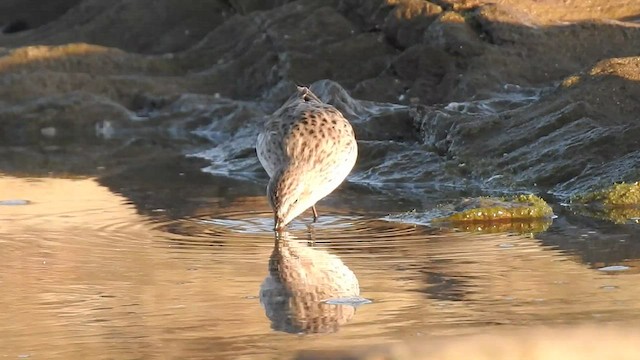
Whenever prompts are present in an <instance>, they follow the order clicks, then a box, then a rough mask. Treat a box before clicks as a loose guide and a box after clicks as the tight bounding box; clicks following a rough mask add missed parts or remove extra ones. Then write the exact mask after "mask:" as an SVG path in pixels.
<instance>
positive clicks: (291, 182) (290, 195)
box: [267, 169, 315, 231]
mask: <svg viewBox="0 0 640 360" xmlns="http://www.w3.org/2000/svg"><path fill="white" fill-rule="evenodd" d="M310 190H311V189H310V188H309V186H308V183H307V181H305V173H304V172H299V171H296V170H295V169H285V170H281V171H278V172H277V173H276V174H274V176H273V177H272V178H271V180H270V181H269V185H268V186H267V198H268V199H269V204H270V205H271V208H272V209H273V213H274V219H275V227H274V230H277V231H280V230H282V229H284V228H285V226H287V224H289V223H290V222H291V220H293V219H295V218H296V217H297V216H298V215H300V214H302V213H303V212H304V211H305V210H307V209H308V208H310V207H311V206H313V205H315V201H314V200H313V199H312V197H311V191H310Z"/></svg>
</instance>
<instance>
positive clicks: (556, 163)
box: [421, 58, 640, 194]
mask: <svg viewBox="0 0 640 360" xmlns="http://www.w3.org/2000/svg"><path fill="white" fill-rule="evenodd" d="M639 61H640V58H625V59H618V60H615V61H614V60H608V61H605V62H603V63H600V64H598V65H596V66H595V67H594V68H593V69H592V70H590V71H587V72H586V73H585V74H583V75H579V76H578V78H579V80H578V81H574V82H572V84H573V85H571V86H568V87H567V86H560V87H558V88H556V89H555V90H553V91H552V92H551V93H548V94H542V95H541V96H542V97H541V99H540V100H539V101H536V102H534V103H532V104H531V105H528V106H523V107H520V108H516V109H513V110H505V111H498V112H495V111H483V112H480V113H473V112H472V111H468V108H467V109H465V110H464V111H463V112H462V113H459V112H458V111H452V109H451V108H449V109H447V108H444V109H439V110H437V111H432V112H428V113H427V114H426V115H425V116H424V118H423V121H422V122H421V126H422V129H423V131H424V132H423V135H424V137H423V138H424V141H425V142H426V143H428V144H431V145H433V146H435V147H436V148H437V149H438V150H439V151H440V152H441V153H443V154H445V155H446V156H448V157H453V158H459V159H460V160H461V161H464V162H465V163H467V164H468V165H469V166H470V167H471V168H472V169H473V171H472V172H473V173H474V174H475V175H478V176H481V177H484V178H489V177H492V176H494V175H496V174H497V173H499V174H501V175H502V176H504V177H503V178H502V180H500V181H502V182H503V184H505V185H506V184H514V183H516V184H521V185H526V186H529V187H535V186H541V187H543V188H552V189H554V191H555V192H556V193H557V194H571V193H574V192H575V191H579V190H580V189H582V190H586V189H588V188H590V187H593V186H596V185H597V184H599V183H602V182H603V181H604V182H607V181H608V182H610V183H612V182H615V181H623V180H627V181H629V180H634V179H635V178H637V176H638V173H637V170H636V167H635V166H633V165H632V164H633V163H634V161H635V160H634V159H637V151H638V150H637V149H638V141H639V140H638V136H640V126H638V125H637V124H636V123H635V121H634V120H633V119H634V117H635V114H636V111H638V109H637V106H638V105H637V101H636V100H635V99H636V98H637V96H639V95H640V87H639V86H638V83H637V82H636V81H630V79H627V78H625V76H626V75H625V74H629V76H635V75H631V74H634V73H635V70H634V69H636V68H637V66H638V65H637V64H638V62H639ZM605 69H606V70H605ZM465 113H466V114H465ZM486 144H490V146H486ZM612 162H615V163H616V165H617V166H618V169H617V171H615V172H611V173H608V174H607V173H606V171H605V169H611V167H610V164H611V163H612ZM625 164H626V167H625V168H620V167H619V166H621V165H625ZM636 164H637V163H636Z"/></svg>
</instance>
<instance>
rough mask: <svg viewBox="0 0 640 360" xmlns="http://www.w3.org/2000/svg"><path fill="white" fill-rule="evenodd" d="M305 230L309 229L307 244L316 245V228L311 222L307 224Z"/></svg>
mask: <svg viewBox="0 0 640 360" xmlns="http://www.w3.org/2000/svg"><path fill="white" fill-rule="evenodd" d="M307 230H309V238H308V240H307V246H309V247H314V246H315V245H316V230H315V228H314V227H313V224H308V225H307Z"/></svg>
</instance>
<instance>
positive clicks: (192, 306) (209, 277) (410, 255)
mask: <svg viewBox="0 0 640 360" xmlns="http://www.w3.org/2000/svg"><path fill="white" fill-rule="evenodd" d="M128 179H129V180H130V181H129V182H127V183H123V184H122V186H123V187H124V189H125V190H126V191H124V190H123V189H121V188H115V187H114V185H113V184H111V185H110V186H108V187H107V186H104V184H103V183H101V182H100V181H96V180H94V179H56V178H37V179H34V178H19V177H10V176H0V200H10V201H9V202H8V203H7V202H6V203H4V205H0V266H1V267H2V271H0V288H1V289H2V291H0V309H2V311H0V358H8V359H15V358H21V357H22V358H33V359H36V358H38V359H40V358H42V359H47V360H52V359H54V360H55V359H64V360H75V359H78V360H81V359H82V360H84V359H162V358H171V359H183V358H188V359H211V358H215V359H238V358H257V359H262V358H272V359H280V358H289V357H291V356H293V355H294V354H295V353H296V352H297V351H299V350H303V349H325V350H327V349H334V348H336V347H340V348H344V347H353V346H355V345H362V346H369V345H370V344H372V343H384V342H389V341H395V340H406V339H410V338H412V337H418V339H417V340H419V342H420V343H421V344H422V343H424V342H423V341H422V339H425V338H430V337H435V336H441V335H442V336H450V335H456V336H454V337H452V339H453V340H452V344H453V343H456V341H458V339H460V338H458V337H457V336H458V335H462V334H479V333H483V332H485V331H495V330H496V329H504V328H505V327H510V328H519V329H522V328H529V327H530V326H532V325H541V326H555V325H557V324H562V325H571V326H572V325H573V324H577V323H580V324H583V323H585V324H587V325H590V326H592V327H594V328H595V329H600V328H601V327H602V326H603V325H604V324H607V323H610V322H618V323H620V326H622V327H624V326H628V327H633V326H635V325H634V324H637V322H638V321H640V317H639V315H638V314H640V312H639V311H640V287H638V286H637V284H638V281H640V266H639V264H640V263H639V261H638V260H637V259H639V258H640V255H639V254H640V252H639V249H640V247H638V244H640V238H639V237H638V232H637V229H636V228H635V227H634V226H633V225H623V226H621V225H615V224H611V223H609V222H604V223H602V222H599V221H594V220H589V221H590V222H586V220H585V219H583V218H581V217H579V216H573V215H571V214H565V213H563V212H559V215H560V216H559V218H558V219H557V221H554V223H553V224H552V225H551V227H550V229H549V230H548V231H546V232H544V233H543V234H538V235H536V236H520V235H506V234H470V233H463V232H453V231H450V230H441V229H434V228H430V227H427V226H421V225H415V224H406V223H397V222H389V221H384V220H382V219H381V218H383V217H384V215H380V214H372V213H370V212H369V211H368V210H366V209H365V210H357V211H353V209H354V208H357V206H356V205H352V204H350V201H356V200H357V199H358V195H357V194H352V195H350V196H351V197H338V196H336V197H334V200H335V201H336V203H338V204H339V202H340V201H342V202H344V203H343V204H342V205H341V206H336V205H333V204H332V203H324V204H323V213H322V216H321V217H320V219H319V222H318V223H317V224H315V226H314V229H315V233H314V236H313V240H314V246H313V247H310V246H308V244H307V239H308V238H309V234H310V232H309V230H308V228H307V227H306V224H305V223H306V222H307V221H308V220H309V219H308V218H306V217H302V218H300V219H297V220H296V221H295V222H294V223H293V224H292V226H291V227H290V228H289V233H288V234H284V235H283V237H281V238H276V239H275V242H274V234H273V232H272V230H271V228H272V226H273V225H272V221H273V218H272V213H271V210H270V208H269V205H268V204H267V202H266V200H265V198H264V194H263V190H264V189H262V188H260V189H257V190H256V192H258V191H259V194H257V195H252V194H240V193H241V192H244V190H242V191H240V190H235V191H238V193H229V192H228V191H227V192H224V191H222V190H221V189H216V188H215V186H220V188H223V187H228V186H229V184H228V183H220V184H218V185H216V184H210V183H207V182H206V181H204V180H203V181H202V182H197V181H194V182H193V184H192V185H193V186H191V187H188V186H187V185H189V184H191V183H190V181H191V178H190V175H189V173H186V174H185V175H183V176H181V175H176V176H175V179H174V180H171V178H164V179H163V178H162V177H161V176H160V175H158V178H157V179H155V180H156V181H155V182H154V183H153V184H149V183H147V182H146V181H148V179H141V180H140V182H137V181H138V180H134V178H128ZM163 181H167V182H171V181H176V183H171V184H163ZM163 188H164V189H165V190H164V191H162V189H163ZM360 196H364V195H360ZM367 196H368V194H367ZM17 200H19V201H17ZM368 201H372V200H371V198H368ZM388 201H389V202H387V205H389V204H390V201H391V200H388ZM0 204H2V203H0ZM347 211H352V212H347ZM392 211H395V210H394V209H393V208H392V207H391V205H389V208H388V212H392ZM274 244H275V246H274ZM267 262H269V264H270V265H269V266H267ZM347 265H348V267H347ZM605 270H606V271H605ZM355 274H357V279H356V276H355ZM265 277H266V278H267V279H266V280H265ZM359 296H361V297H359ZM354 297H355V300H354ZM362 298H367V299H373V302H372V303H371V304H369V305H366V306H362V307H358V308H357V313H356V309H354V307H353V306H351V305H358V304H360V303H359V302H358V301H357V300H358V299H362ZM354 313H356V314H355V315H354ZM265 314H266V316H265ZM338 329H339V331H337V332H336V330H338ZM316 332H322V333H323V334H322V335H321V336H316V335H315V334H314V333H316ZM291 333H297V334H298V335H291ZM596 333H597V331H596ZM589 337H594V338H595V335H594V336H589ZM525 338H526V337H525ZM527 339H528V338H527ZM581 339H582V338H581ZM460 341H463V340H460ZM544 344H546V343H544ZM452 346H453V345H452ZM544 346H546V345H544ZM429 349H430V348H429ZM429 351H431V350H429ZM457 358H465V357H464V356H460V357H457Z"/></svg>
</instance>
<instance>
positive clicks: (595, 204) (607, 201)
mask: <svg viewBox="0 0 640 360" xmlns="http://www.w3.org/2000/svg"><path fill="white" fill-rule="evenodd" d="M571 205H572V208H573V209H574V210H575V211H577V212H578V213H581V214H584V215H587V216H591V217H596V218H599V219H605V220H609V221H612V222H614V223H616V224H622V223H627V222H629V220H632V221H633V222H636V223H637V222H639V220H638V219H640V182H637V181H636V182H633V183H624V182H623V183H618V184H614V185H613V186H611V187H609V188H605V189H601V190H597V191H593V192H589V193H586V194H582V195H578V196H575V197H574V198H573V199H572V200H571Z"/></svg>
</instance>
